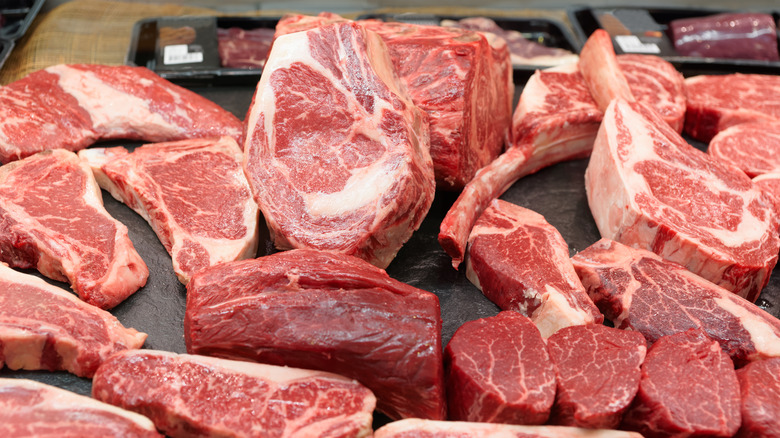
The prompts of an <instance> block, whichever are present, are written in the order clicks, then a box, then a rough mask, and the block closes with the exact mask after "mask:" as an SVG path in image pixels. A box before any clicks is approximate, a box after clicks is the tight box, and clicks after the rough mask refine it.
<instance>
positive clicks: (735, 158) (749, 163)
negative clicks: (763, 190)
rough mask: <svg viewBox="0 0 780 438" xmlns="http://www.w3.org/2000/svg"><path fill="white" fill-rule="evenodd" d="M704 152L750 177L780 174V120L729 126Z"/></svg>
mask: <svg viewBox="0 0 780 438" xmlns="http://www.w3.org/2000/svg"><path fill="white" fill-rule="evenodd" d="M707 153H708V154H710V155H712V156H713V157H715V158H717V159H719V160H721V161H723V162H725V163H730V164H733V165H734V166H736V167H738V168H739V169H740V170H741V171H743V172H745V173H746V174H747V176H749V177H751V178H753V177H756V176H758V175H761V174H764V173H770V172H780V121H778V122H776V123H769V122H754V123H740V124H738V125H734V126H730V127H728V128H726V129H724V130H723V131H720V132H718V133H717V134H716V135H715V137H713V138H712V140H711V141H710V144H709V147H708V148H707Z"/></svg>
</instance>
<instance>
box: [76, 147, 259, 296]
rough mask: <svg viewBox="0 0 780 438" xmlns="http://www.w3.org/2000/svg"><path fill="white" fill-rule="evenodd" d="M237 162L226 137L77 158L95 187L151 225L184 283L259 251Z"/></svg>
mask: <svg viewBox="0 0 780 438" xmlns="http://www.w3.org/2000/svg"><path fill="white" fill-rule="evenodd" d="M242 156H243V155H242V153H241V149H240V148H239V146H238V144H237V143H236V141H235V140H233V138H231V137H222V138H218V139H217V138H213V139H193V140H181V141H177V142H168V143H154V144H148V145H144V146H141V147H138V148H136V149H135V150H133V152H132V153H129V152H128V151H127V149H125V148H123V147H116V148H108V149H106V148H91V149H86V150H82V151H79V157H81V158H82V159H83V160H85V161H86V162H87V163H88V164H89V165H90V166H92V171H93V173H94V174H95V179H96V180H97V182H98V184H99V185H100V186H101V187H102V188H103V189H105V190H106V191H108V192H109V193H111V195H112V196H113V197H114V198H116V199H118V200H119V201H121V202H124V203H125V204H126V205H127V206H128V207H130V208H132V209H133V210H134V211H135V212H136V213H138V214H139V215H141V216H142V217H143V218H144V219H146V220H147V222H149V224H150V225H151V226H152V229H153V230H154V231H155V233H157V236H158V237H159V239H160V241H161V242H162V243H163V245H164V246H165V249H167V250H168V253H170V254H171V258H172V260H173V269H174V271H175V272H176V275H177V276H178V277H179V280H180V281H181V282H182V283H184V284H187V282H189V280H190V277H192V274H194V273H195V272H197V271H198V270H200V269H203V268H205V267H207V266H211V265H214V264H217V263H221V262H226V261H233V260H240V259H245V258H249V257H254V256H255V254H256V252H257V244H258V226H257V221H258V209H257V204H255V202H254V200H253V199H252V194H251V192H250V191H249V185H248V184H247V182H246V177H245V176H244V171H243V169H242V167H241V160H242Z"/></svg>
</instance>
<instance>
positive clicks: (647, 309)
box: [572, 239, 780, 364]
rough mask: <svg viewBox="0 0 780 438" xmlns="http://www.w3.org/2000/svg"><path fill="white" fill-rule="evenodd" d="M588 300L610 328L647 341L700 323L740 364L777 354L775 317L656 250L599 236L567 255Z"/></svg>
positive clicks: (779, 340)
mask: <svg viewBox="0 0 780 438" xmlns="http://www.w3.org/2000/svg"><path fill="white" fill-rule="evenodd" d="M572 263H573V264H574V269H575V270H576V271H577V274H578V275H579V276H580V279H581V280H582V284H583V286H585V288H586V289H587V290H588V295H590V297H591V298H592V299H593V302H595V303H596V305H597V306H598V307H599V309H600V310H601V311H602V312H603V313H604V316H605V317H606V318H607V319H609V320H611V321H612V322H613V323H614V324H615V327H618V328H621V329H630V330H636V331H638V332H640V333H642V334H643V335H644V336H645V338H646V339H647V341H648V342H649V343H654V342H656V341H657V340H658V339H660V338H661V337H662V336H665V335H670V334H674V333H678V332H683V331H686V330H688V329H690V328H700V329H702V330H704V331H705V332H706V333H707V335H708V336H709V337H710V338H712V339H714V340H716V341H718V342H720V344H721V347H723V350H724V351H726V352H727V353H728V354H729V355H730V356H731V357H732V359H733V360H734V361H735V362H737V363H738V364H741V363H743V362H745V361H753V360H761V359H767V358H771V357H780V321H778V320H777V318H775V317H773V316H772V315H770V314H768V313H767V312H765V311H763V310H761V309H760V308H759V307H758V306H756V305H754V304H753V303H751V302H749V301H747V300H745V299H743V298H741V297H739V296H737V295H735V294H733V293H731V292H729V291H727V290H725V289H723V288H721V287H719V286H716V285H714V284H712V283H710V282H709V281H706V280H704V279H703V278H701V277H699V276H697V275H695V274H693V273H691V272H690V271H688V270H687V269H685V267H683V266H682V265H679V264H677V263H674V262H669V261H666V260H664V259H662V258H660V257H659V256H658V255H656V254H654V253H652V252H650V251H646V250H641V249H635V248H631V247H628V246H626V245H622V244H620V243H618V242H614V241H611V240H608V239H601V240H599V241H598V242H596V243H594V244H593V245H591V246H590V247H588V248H586V249H585V250H584V251H582V252H580V253H578V254H576V255H575V256H574V257H572Z"/></svg>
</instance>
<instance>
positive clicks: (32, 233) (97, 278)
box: [0, 149, 149, 309]
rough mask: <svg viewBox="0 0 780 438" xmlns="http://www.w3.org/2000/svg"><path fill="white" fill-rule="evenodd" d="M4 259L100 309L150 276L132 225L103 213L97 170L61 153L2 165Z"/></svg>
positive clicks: (0, 248)
mask: <svg viewBox="0 0 780 438" xmlns="http://www.w3.org/2000/svg"><path fill="white" fill-rule="evenodd" d="M0 261H3V262H6V263H8V264H9V265H10V266H12V267H16V268H22V269H27V268H35V269H38V271H40V272H41V274H43V275H45V276H47V277H49V278H52V279H54V280H58V281H67V282H69V283H70V285H71V287H72V288H73V290H74V291H75V292H76V293H77V294H78V295H79V297H81V298H82V299H83V300H84V301H86V302H88V303H90V304H93V305H95V306H98V307H100V308H102V309H110V308H112V307H114V306H116V305H117V304H119V303H120V302H122V301H123V300H124V299H125V298H127V297H128V296H129V295H130V294H132V293H134V292H135V291H136V290H138V289H139V288H140V287H142V286H143V285H144V284H146V279H147V277H148V275H149V270H148V269H147V267H146V264H145V263H144V261H143V260H142V259H141V257H140V256H139V255H138V253H137V252H136V251H135V248H134V247H133V243H132V242H131V241H130V238H129V237H128V236H127V227H125V226H124V225H123V224H122V223H120V222H118V221H116V220H115V219H114V218H112V217H111V216H110V215H109V214H108V212H107V211H106V210H105V208H104V207H103V198H102V197H101V193H100V187H98V185H97V183H96V182H95V178H94V177H93V176H92V171H91V170H90V169H89V167H88V166H87V165H86V164H84V163H82V162H81V160H80V159H79V158H78V156H76V154H74V153H73V152H69V151H66V150H64V149H57V150H53V151H45V152H41V153H39V154H36V155H33V156H30V157H28V158H26V159H23V160H19V161H15V162H12V163H9V164H6V165H4V166H2V167H0Z"/></svg>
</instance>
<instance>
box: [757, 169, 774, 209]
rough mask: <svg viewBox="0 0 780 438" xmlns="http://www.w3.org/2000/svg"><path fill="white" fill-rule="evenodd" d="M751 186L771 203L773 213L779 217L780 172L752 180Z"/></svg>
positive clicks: (766, 174)
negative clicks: (773, 208) (773, 207)
mask: <svg viewBox="0 0 780 438" xmlns="http://www.w3.org/2000/svg"><path fill="white" fill-rule="evenodd" d="M753 186H754V187H755V188H756V190H758V191H760V192H761V193H763V194H764V196H767V197H768V198H769V199H770V200H771V201H772V203H773V204H774V206H775V213H776V214H777V217H780V171H778V172H771V173H765V174H763V175H759V176H757V177H755V178H753Z"/></svg>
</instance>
